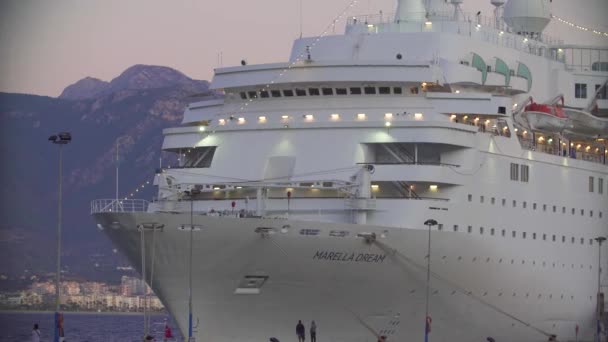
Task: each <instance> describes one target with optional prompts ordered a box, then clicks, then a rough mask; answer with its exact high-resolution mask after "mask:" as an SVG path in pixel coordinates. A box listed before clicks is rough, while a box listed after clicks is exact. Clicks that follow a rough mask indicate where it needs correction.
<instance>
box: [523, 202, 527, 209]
mask: <svg viewBox="0 0 608 342" xmlns="http://www.w3.org/2000/svg"><path fill="white" fill-rule="evenodd" d="M522 207H523V208H524V209H526V207H527V203H526V201H524V203H523V204H522Z"/></svg>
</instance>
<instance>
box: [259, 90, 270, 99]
mask: <svg viewBox="0 0 608 342" xmlns="http://www.w3.org/2000/svg"><path fill="white" fill-rule="evenodd" d="M268 96H269V94H268V91H267V90H260V97H261V98H263V99H266V98H268Z"/></svg>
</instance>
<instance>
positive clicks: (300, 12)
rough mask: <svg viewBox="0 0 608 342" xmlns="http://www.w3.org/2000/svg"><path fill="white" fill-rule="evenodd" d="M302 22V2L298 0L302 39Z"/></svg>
mask: <svg viewBox="0 0 608 342" xmlns="http://www.w3.org/2000/svg"><path fill="white" fill-rule="evenodd" d="M303 21H304V19H303V15H302V0H300V38H302V25H303V24H302V22H303Z"/></svg>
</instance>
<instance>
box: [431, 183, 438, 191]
mask: <svg viewBox="0 0 608 342" xmlns="http://www.w3.org/2000/svg"><path fill="white" fill-rule="evenodd" d="M429 190H431V191H437V185H435V184H431V185H429Z"/></svg>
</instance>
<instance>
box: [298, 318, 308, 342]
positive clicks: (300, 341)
mask: <svg viewBox="0 0 608 342" xmlns="http://www.w3.org/2000/svg"><path fill="white" fill-rule="evenodd" d="M296 335H297V336H298V342H304V340H305V339H306V328H304V324H302V321H301V320H299V321H298V325H296Z"/></svg>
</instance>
